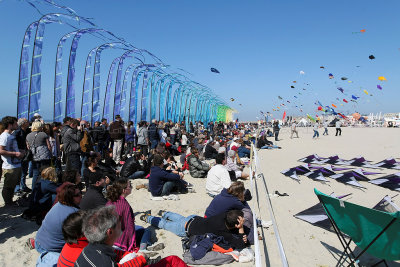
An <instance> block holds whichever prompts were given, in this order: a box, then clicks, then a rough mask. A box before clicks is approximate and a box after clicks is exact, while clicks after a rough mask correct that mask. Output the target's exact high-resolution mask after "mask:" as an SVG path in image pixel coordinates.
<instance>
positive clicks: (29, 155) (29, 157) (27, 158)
mask: <svg viewBox="0 0 400 267" xmlns="http://www.w3.org/2000/svg"><path fill="white" fill-rule="evenodd" d="M37 135H38V134H37V133H36V135H35V138H34V139H33V142H32V144H29V149H28V152H27V153H26V154H25V157H24V158H23V159H22V161H24V162H26V161H32V160H33V152H32V149H31V147H32V145H33V144H34V143H35V140H36V136H37Z"/></svg>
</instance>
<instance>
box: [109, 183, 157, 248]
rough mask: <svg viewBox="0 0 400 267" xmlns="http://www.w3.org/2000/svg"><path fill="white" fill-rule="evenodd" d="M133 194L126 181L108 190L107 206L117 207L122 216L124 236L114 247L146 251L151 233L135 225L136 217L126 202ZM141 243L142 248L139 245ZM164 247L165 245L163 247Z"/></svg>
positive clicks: (114, 184) (122, 235) (115, 184)
mask: <svg viewBox="0 0 400 267" xmlns="http://www.w3.org/2000/svg"><path fill="white" fill-rule="evenodd" d="M131 192H132V185H131V182H130V181H129V182H128V180H126V179H119V180H117V181H115V182H114V183H113V184H112V185H111V186H110V187H109V188H108V190H107V198H108V202H107V204H106V205H107V206H111V205H112V206H115V210H116V211H117V213H118V215H119V216H120V223H121V230H122V234H121V236H120V237H119V238H117V240H116V241H115V242H114V247H118V248H119V249H121V250H125V251H130V252H133V251H137V249H138V248H139V251H143V250H146V248H147V246H148V245H151V244H152V243H151V232H150V231H149V230H148V229H144V228H143V227H141V226H136V225H135V215H134V213H133V210H132V207H131V205H130V204H129V202H128V201H127V200H126V197H127V196H129V195H130V194H131ZM137 243H140V247H139V246H138V245H137ZM162 246H164V245H162Z"/></svg>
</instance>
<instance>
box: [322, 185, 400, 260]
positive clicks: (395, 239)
mask: <svg viewBox="0 0 400 267" xmlns="http://www.w3.org/2000/svg"><path fill="white" fill-rule="evenodd" d="M314 192H315V194H316V195H317V197H318V199H319V201H320V202H321V204H322V206H323V207H324V209H325V211H326V214H327V215H328V218H329V220H330V221H331V223H332V226H333V228H334V230H335V232H336V234H337V236H338V238H339V241H340V243H341V244H342V246H343V248H344V251H343V253H342V255H341V257H340V258H339V260H338V263H337V265H336V266H342V265H345V263H346V261H347V260H349V261H350V264H349V265H348V266H357V265H358V262H359V258H360V257H361V255H363V254H364V253H365V252H368V253H369V254H370V255H372V256H374V257H377V258H379V259H382V260H381V261H379V262H377V263H376V264H374V265H373V266H376V265H378V264H380V263H384V264H385V265H386V266H387V263H386V260H400V212H393V213H388V212H383V211H378V210H374V209H369V208H366V207H362V206H359V205H356V204H353V203H350V202H347V201H343V200H341V199H337V198H334V197H331V196H328V195H325V194H323V193H321V192H319V191H318V190H317V189H314ZM352 241H353V242H354V243H355V244H356V245H357V246H358V247H359V248H360V249H361V250H362V251H361V252H360V253H359V254H358V255H357V256H356V255H355V253H354V252H353V251H352V250H351V248H350V244H351V242H352ZM345 256H347V258H346V257H345ZM342 260H343V263H342Z"/></svg>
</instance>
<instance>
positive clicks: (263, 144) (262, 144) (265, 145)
mask: <svg viewBox="0 0 400 267" xmlns="http://www.w3.org/2000/svg"><path fill="white" fill-rule="evenodd" d="M257 148H259V149H274V148H278V149H281V148H282V147H280V146H277V145H274V143H272V142H271V141H268V139H267V137H266V136H265V135H263V136H261V137H260V139H258V142H257Z"/></svg>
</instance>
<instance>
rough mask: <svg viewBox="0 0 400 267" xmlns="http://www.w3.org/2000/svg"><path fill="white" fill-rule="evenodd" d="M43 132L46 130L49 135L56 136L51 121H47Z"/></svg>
mask: <svg viewBox="0 0 400 267" xmlns="http://www.w3.org/2000/svg"><path fill="white" fill-rule="evenodd" d="M43 132H45V133H46V134H47V135H48V136H49V137H54V131H53V127H52V126H51V125H50V124H49V123H46V124H45V125H44V126H43Z"/></svg>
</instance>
